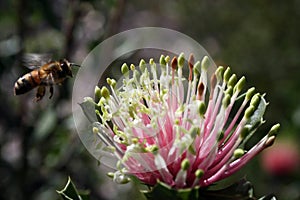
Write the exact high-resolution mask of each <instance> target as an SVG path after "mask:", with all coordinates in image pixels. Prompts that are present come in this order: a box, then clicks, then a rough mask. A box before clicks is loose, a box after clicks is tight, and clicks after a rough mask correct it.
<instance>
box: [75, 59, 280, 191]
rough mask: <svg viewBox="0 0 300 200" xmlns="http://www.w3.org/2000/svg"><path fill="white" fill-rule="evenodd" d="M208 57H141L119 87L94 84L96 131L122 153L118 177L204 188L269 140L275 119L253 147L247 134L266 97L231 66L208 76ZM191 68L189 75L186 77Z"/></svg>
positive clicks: (236, 167) (259, 119)
mask: <svg viewBox="0 0 300 200" xmlns="http://www.w3.org/2000/svg"><path fill="white" fill-rule="evenodd" d="M209 67H211V61H210V59H209V57H207V56H205V57H203V58H202V60H201V62H200V61H197V62H194V57H193V55H191V56H190V58H189V60H188V61H186V60H185V58H184V54H180V55H179V57H178V58H177V57H174V58H173V59H172V60H171V59H170V57H169V56H163V55H162V56H161V58H160V60H159V64H157V63H155V62H154V60H153V59H150V61H149V64H147V63H146V62H145V61H144V60H143V59H142V60H141V61H140V64H139V67H136V66H134V65H133V64H132V65H130V66H128V65H127V64H123V65H122V67H121V72H122V74H123V76H124V78H123V80H122V81H121V84H119V85H120V86H118V84H117V82H116V80H113V79H110V78H108V79H107V83H108V85H109V88H110V89H108V88H107V87H105V86H104V87H102V88H101V89H100V88H99V87H98V86H96V89H95V96H96V97H95V100H94V99H92V98H90V97H87V98H86V99H85V101H84V103H82V104H81V106H82V108H83V110H84V111H85V114H86V115H87V116H88V115H89V113H87V110H88V109H86V106H87V104H93V106H94V108H95V112H96V114H97V117H98V119H99V121H98V122H93V133H94V134H96V135H97V136H98V137H100V138H101V140H102V141H103V142H104V143H105V144H106V148H107V149H109V152H110V153H111V154H112V155H113V156H115V157H116V158H118V160H119V162H118V164H117V171H115V172H112V173H110V174H109V175H110V176H111V177H113V179H114V180H115V181H117V182H120V183H124V182H127V181H128V178H127V176H126V175H128V174H130V175H134V176H136V177H137V178H138V179H139V180H140V181H141V182H143V183H145V184H147V185H149V186H154V185H156V184H157V183H158V182H161V183H164V184H166V185H168V186H170V187H171V188H174V189H183V188H195V187H206V186H209V185H211V184H213V183H215V182H217V181H220V180H222V179H224V178H226V177H228V176H230V175H232V174H233V173H235V172H236V171H238V170H239V169H240V168H242V167H243V166H244V165H245V164H246V163H247V162H248V161H249V160H251V159H252V158H253V157H254V156H255V155H257V154H258V153H259V152H261V151H262V150H263V149H265V148H267V147H269V146H271V145H272V144H273V142H274V140H275V137H276V133H277V130H278V129H279V124H276V125H274V126H273V127H272V128H271V129H270V131H269V132H268V133H267V134H266V135H265V136H264V137H262V139H261V140H260V141H259V142H258V143H257V144H256V145H254V146H253V147H252V148H250V149H245V147H244V145H245V143H246V141H247V140H248V139H249V138H250V137H251V136H252V135H253V134H254V133H255V132H256V130H257V128H258V127H259V126H260V125H261V124H263V123H264V120H263V114H264V112H265V108H266V106H267V103H266V101H265V98H264V95H262V94H260V93H256V92H255V89H254V88H250V89H248V90H245V89H244V86H245V77H242V78H240V79H238V78H237V76H236V75H235V74H233V73H231V69H230V68H229V67H227V68H226V69H225V68H224V67H222V66H220V67H218V68H217V69H216V70H215V72H214V74H213V75H212V77H208V68H209ZM186 69H187V71H188V78H185V77H184V76H183V72H184V71H185V70H186Z"/></svg>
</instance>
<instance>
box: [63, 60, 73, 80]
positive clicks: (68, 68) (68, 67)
mask: <svg viewBox="0 0 300 200" xmlns="http://www.w3.org/2000/svg"><path fill="white" fill-rule="evenodd" d="M60 67H61V68H62V70H63V72H64V73H66V75H67V76H70V77H73V75H72V69H71V63H69V62H68V61H67V60H66V59H64V60H61V61H60Z"/></svg>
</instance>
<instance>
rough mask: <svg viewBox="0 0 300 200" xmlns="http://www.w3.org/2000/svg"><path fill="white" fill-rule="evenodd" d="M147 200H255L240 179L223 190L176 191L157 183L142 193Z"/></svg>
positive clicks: (269, 197) (267, 199)
mask: <svg viewBox="0 0 300 200" xmlns="http://www.w3.org/2000/svg"><path fill="white" fill-rule="evenodd" d="M142 193H144V195H145V196H146V198H147V199H149V200H160V199H172V200H196V199H198V200H212V199H213V200H256V198H255V197H254V196H253V186H252V184H251V183H250V182H249V181H247V180H245V179H242V180H240V181H238V182H236V183H234V184H232V185H230V186H228V187H226V188H224V189H220V190H209V188H193V189H179V190H176V189H174V188H171V187H170V186H168V185H166V184H164V183H161V182H159V183H157V184H156V185H155V186H154V187H153V188H152V189H151V190H150V191H142ZM260 200H276V198H275V197H274V195H267V196H265V197H262V198H261V199H260Z"/></svg>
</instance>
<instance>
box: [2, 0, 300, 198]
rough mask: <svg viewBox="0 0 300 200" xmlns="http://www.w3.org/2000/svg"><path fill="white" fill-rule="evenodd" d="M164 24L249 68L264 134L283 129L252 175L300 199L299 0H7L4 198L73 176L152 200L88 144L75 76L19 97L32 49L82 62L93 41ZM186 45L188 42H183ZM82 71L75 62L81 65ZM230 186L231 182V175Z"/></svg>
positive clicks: (114, 193)
mask: <svg viewBox="0 0 300 200" xmlns="http://www.w3.org/2000/svg"><path fill="white" fill-rule="evenodd" d="M144 26H158V27H166V28H171V29H174V30H177V31H180V32H182V33H184V34H187V35H188V36H190V37H192V38H193V39H195V40H196V41H198V42H199V43H200V44H202V45H203V47H204V48H205V49H206V50H207V51H208V52H209V53H210V55H211V56H212V57H213V59H214V60H215V62H216V63H217V64H218V65H224V66H227V65H229V66H231V67H232V69H233V70H234V71H235V72H236V73H237V74H238V76H239V77H240V76H242V75H246V77H247V81H248V86H253V85H255V86H256V88H257V89H258V90H259V91H261V92H266V93H267V94H266V98H267V100H268V101H269V102H270V104H269V106H268V109H267V112H266V115H265V119H266V123H265V124H264V125H263V127H261V128H260V129H259V131H258V132H257V135H256V137H255V138H254V141H253V142H255V140H256V141H257V140H258V139H259V138H260V137H262V135H263V134H265V133H266V131H267V130H268V129H269V128H270V127H271V126H272V125H273V124H274V123H277V122H280V123H281V126H282V128H281V131H280V135H279V137H278V138H277V141H276V143H275V145H274V147H272V148H271V149H270V150H269V151H266V152H265V153H264V154H261V155H260V156H258V157H257V158H255V159H254V160H252V161H251V162H250V163H249V164H248V165H247V166H246V167H245V168H243V169H242V170H241V171H240V172H239V173H237V174H236V175H235V176H234V177H232V179H233V180H238V179H240V178H242V177H244V176H246V178H247V179H248V180H250V181H251V182H252V183H253V185H254V188H255V194H256V196H263V195H265V194H269V193H274V194H276V196H277V197H278V198H279V199H287V200H290V199H300V170H299V168H300V167H299V157H300V156H299V152H300V151H299V149H300V147H299V144H300V143H299V141H300V100H299V99H300V89H299V88H300V78H299V77H300V1H298V0H289V1H282V0H273V1H269V0H252V1H238V0H218V1H215V0H204V1H197V0H190V1H184V0H176V1H173V0H165V1H157V0H154V1H139V0H131V1H127V0H57V1H51V0H31V1H27V0H12V1H11V0H2V1H0V81H1V82H0V83H1V84H0V97H1V101H0V151H1V152H0V153H1V156H0V199H5V200H15V199H18V200H23V199H30V200H38V199H42V200H48V199H49V200H50V199H51V200H53V199H59V197H58V195H57V193H56V191H55V190H57V189H62V188H63V186H64V185H65V183H66V181H67V177H68V176H71V178H72V179H73V181H74V182H75V184H76V185H77V187H78V188H81V189H89V190H90V191H91V199H95V200H96V199H97V200H100V199H107V200H109V199H143V196H142V195H140V194H139V193H138V192H137V190H138V186H137V184H135V183H129V184H127V185H117V184H115V183H113V182H112V181H111V180H110V179H109V178H108V177H106V176H105V173H106V172H107V171H109V169H107V168H106V167H105V166H101V164H100V166H99V163H97V161H96V160H95V159H94V158H93V157H92V156H91V155H90V154H89V153H88V152H87V151H86V149H85V148H84V146H83V145H82V143H81V142H80V140H79V138H78V136H77V134H76V129H75V126H74V122H73V118H72V108H71V95H72V85H73V82H72V81H73V80H72V79H69V80H68V81H66V82H65V83H64V84H63V85H62V86H59V87H55V94H54V97H53V98H52V99H51V100H48V99H47V95H49V94H48V93H47V94H46V97H45V99H44V100H43V101H41V102H39V103H35V102H34V101H33V99H34V95H35V92H34V91H32V92H29V93H28V94H25V95H22V96H14V95H13V86H14V82H15V81H16V79H17V78H18V77H19V76H21V75H22V74H24V73H26V72H28V69H26V68H24V67H22V66H21V62H20V60H21V59H20V58H22V56H23V55H24V54H25V53H51V54H53V57H54V58H56V59H60V58H67V59H69V60H71V61H72V62H77V63H79V64H80V63H81V62H82V61H83V59H84V58H85V56H86V55H87V54H88V53H89V51H90V50H92V49H93V47H94V46H96V45H97V44H99V43H100V42H101V41H103V40H105V39H106V38H108V37H109V36H111V35H113V34H115V33H118V32H120V31H123V30H127V29H131V28H136V27H144ZM178 48H180V47H178ZM74 72H75V74H76V70H75V71H74ZM222 184H224V185H225V184H226V182H225V183H222Z"/></svg>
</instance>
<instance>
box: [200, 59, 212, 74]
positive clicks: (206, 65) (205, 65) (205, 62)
mask: <svg viewBox="0 0 300 200" xmlns="http://www.w3.org/2000/svg"><path fill="white" fill-rule="evenodd" d="M209 66H210V61H209V57H208V56H204V57H203V59H202V61H201V69H202V70H204V71H207V69H208V68H209Z"/></svg>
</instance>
